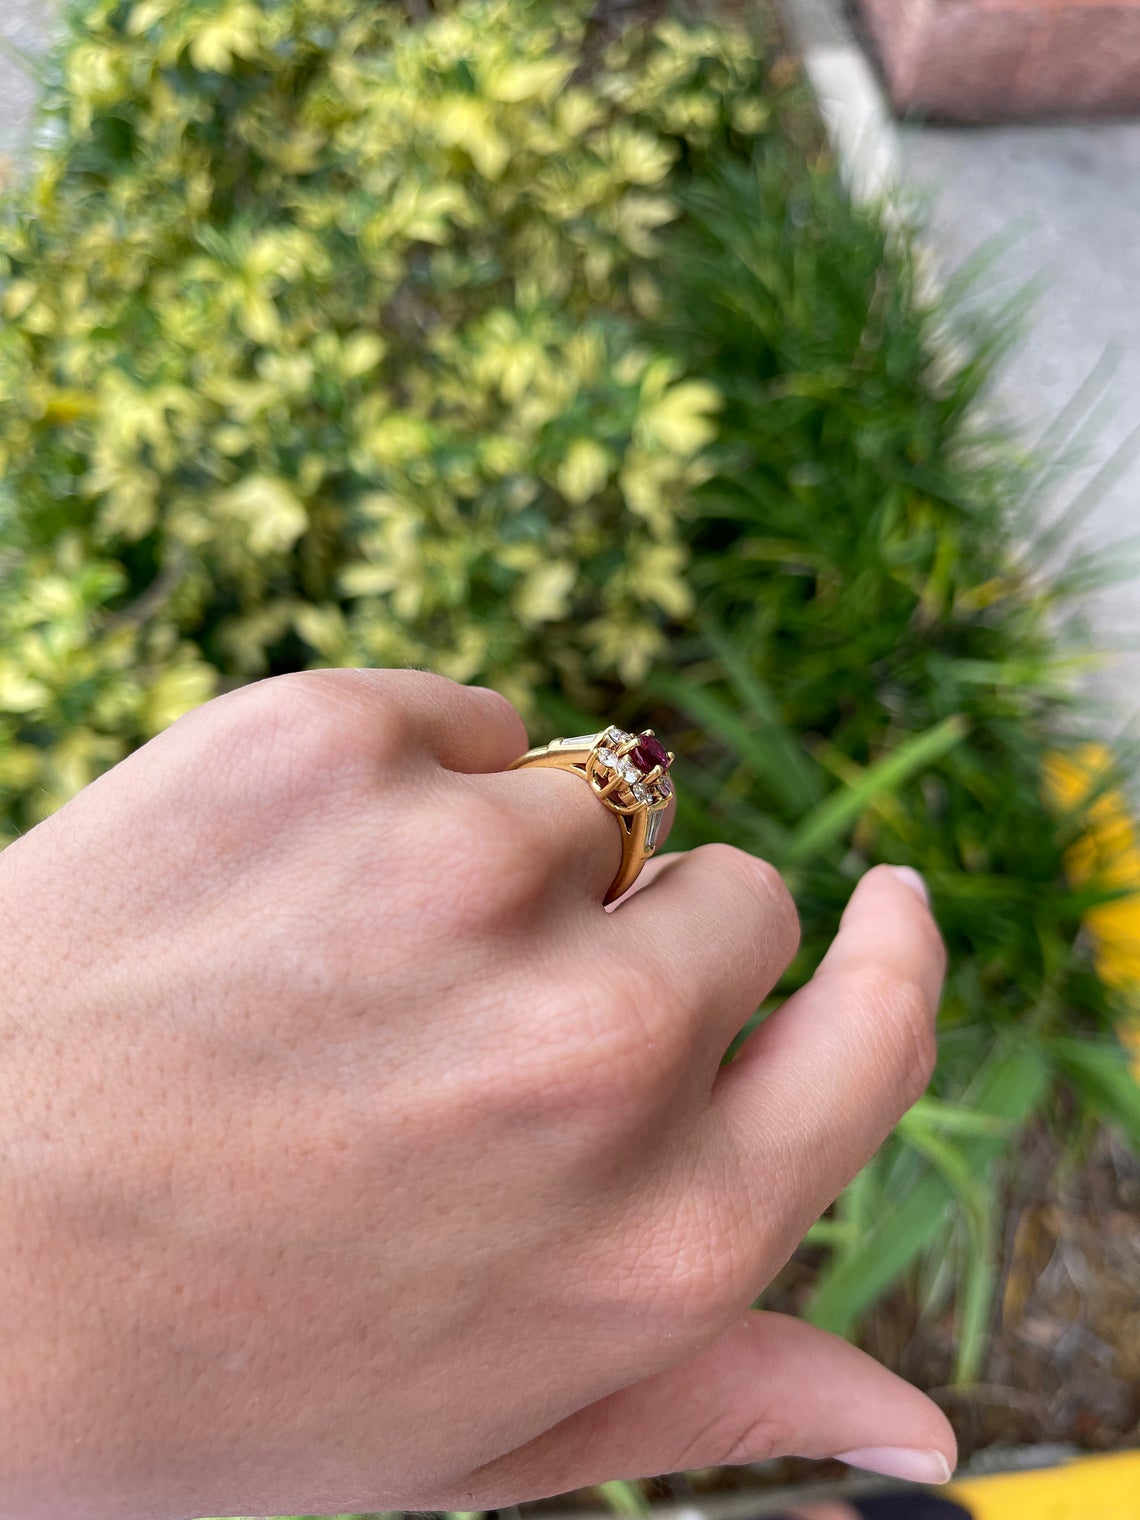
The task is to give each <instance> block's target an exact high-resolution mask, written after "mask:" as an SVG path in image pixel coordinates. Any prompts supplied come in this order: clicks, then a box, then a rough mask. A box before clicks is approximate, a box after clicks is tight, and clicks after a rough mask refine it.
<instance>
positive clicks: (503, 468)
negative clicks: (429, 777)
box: [0, 0, 1140, 1378]
mask: <svg viewBox="0 0 1140 1520" xmlns="http://www.w3.org/2000/svg"><path fill="white" fill-rule="evenodd" d="M61 62H62V70H61V73H60V75H59V78H58V79H57V81H56V83H55V85H54V86H53V88H52V90H51V92H50V95H49V109H50V117H51V120H52V121H53V122H54V127H55V134H56V140H55V143H54V146H52V147H51V148H50V149H49V150H48V151H46V153H44V154H43V155H42V156H41V158H40V159H39V160H38V162H37V165H36V167H35V171H34V175H33V177H32V179H31V182H30V183H29V184H28V185H27V186H25V187H23V188H21V189H19V190H18V191H16V192H14V193H13V194H11V195H10V196H9V197H8V200H7V202H6V205H5V212H4V217H3V220H2V222H0V306H2V309H3V311H4V314H5V316H6V318H7V321H6V325H5V326H4V327H3V328H2V329H0V567H2V571H3V576H4V585H3V588H2V592H3V594H2V596H0V817H2V819H3V828H4V830H5V832H6V834H7V835H8V837H11V836H12V835H14V834H15V833H17V832H19V831H21V830H23V829H26V828H27V827H29V826H31V825H32V824H34V823H35V822H36V821H38V820H39V819H40V818H43V817H44V816H46V815H47V814H49V813H50V812H52V811H53V810H54V809H55V808H56V807H58V806H59V805H60V804H61V803H62V802H63V801H64V800H65V799H66V798H67V797H69V796H70V795H72V794H73V793H74V792H75V791H76V790H78V789H79V788H80V787H81V786H83V785H84V784H85V783H86V782H87V781H88V780H90V779H92V777H94V776H95V775H96V774H98V773H99V772H100V771H102V770H104V769H106V768H107V767H108V766H110V765H112V764H113V763H114V762H115V761H116V760H118V759H119V758H120V757H121V756H122V755H124V754H125V753H127V752H128V751H129V750H130V749H132V748H134V747H135V746H137V745H138V744H139V743H141V742H143V741H144V740H145V739H147V738H148V737H150V736H151V735H152V734H154V733H156V732H158V731H159V730H160V729H162V728H163V727H164V726H165V725H166V724H167V723H169V722H170V721H171V720H172V719H173V718H174V717H175V716H177V715H178V713H180V712H181V711H184V710H185V709H187V708H189V707H192V706H194V705H195V704H197V703H199V702H201V701H203V700H205V699H207V698H208V697H209V696H211V695H212V694H213V693H214V692H215V691H218V690H222V689H226V688H228V687H231V686H234V685H237V684H240V683H241V682H244V681H247V680H249V679H251V678H255V677H258V676H261V675H265V674H273V673H277V672H280V671H285V670H288V669H293V668H297V667H301V666H306V665H310V666H319V665H328V664H378V665H427V666H430V667H432V668H434V669H437V670H441V671H443V672H445V673H446V674H449V675H452V676H454V677H456V678H458V679H460V680H478V681H480V682H483V683H485V684H489V685H493V686H497V687H499V688H500V689H501V690H503V691H505V692H506V693H507V694H508V695H509V696H511V697H512V699H513V700H515V702H516V703H517V704H518V705H519V706H520V708H521V709H522V710H523V712H524V714H525V715H526V716H527V718H528V720H529V722H530V724H531V726H532V729H533V731H534V734H535V737H536V738H542V737H549V736H550V734H551V732H552V731H553V732H581V731H583V725H585V727H586V728H589V727H590V726H600V724H601V722H603V721H610V720H614V721H619V722H626V723H630V722H636V723H638V724H641V723H644V722H646V721H650V720H654V721H656V722H657V725H658V727H659V728H660V730H661V731H662V732H665V733H668V734H670V735H671V736H675V738H672V739H671V742H672V744H673V747H674V748H676V749H677V750H678V751H679V752H680V755H681V760H680V764H679V771H680V773H681V775H680V780H681V809H680V812H679V815H678V823H677V829H676V833H675V836H674V841H673V842H674V843H675V844H676V845H678V846H679V847H682V848H683V847H686V846H689V845H692V844H695V843H699V842H700V841H701V840H703V839H711V838H727V839H729V840H731V841H733V842H734V843H738V844H741V845H744V846H745V847H747V848H750V849H754V850H756V851H758V852H760V853H763V854H765V855H767V856H769V857H770V858H772V859H773V860H775V861H776V862H777V863H778V864H779V865H780V866H781V867H782V868H783V869H784V870H785V871H786V872H787V874H788V876H789V879H790V880H791V882H792V884H793V886H794V888H795V890H796V892H797V897H798V900H799V903H800V906H801V910H802V915H803V918H804V925H805V936H804V948H803V951H802V952H801V955H800V957H799V958H798V960H797V964H796V966H795V967H794V968H793V970H792V973H791V979H794V978H796V977H799V976H802V975H803V974H805V973H807V972H808V971H810V969H811V968H812V965H813V964H814V962H815V960H816V959H817V958H818V956H819V954H820V952H821V949H822V947H823V945H824V944H825V943H826V940H827V938H828V936H829V935H830V934H831V932H833V930H834V926H835V922H836V918H837V916H838V913H839V911H840V908H841V905H842V902H843V900H844V898H845V896H846V894H847V892H848V890H849V888H850V884H851V882H852V881H853V880H854V879H855V877H857V875H858V874H859V873H860V872H861V871H862V870H863V869H864V868H865V867H866V865H868V864H869V863H871V862H873V861H875V860H877V859H892V860H895V861H901V862H909V863H912V864H914V865H916V866H918V867H919V868H920V869H922V870H923V871H924V872H925V873H926V874H927V876H928V879H929V880H930V881H931V883H932V886H933V888H934V893H935V899H936V907H937V910H938V913H939V917H940V920H941V922H942V924H943V926H944V928H945V931H946V935H947V939H948V942H949V946H950V950H951V962H952V971H951V976H950V980H949V983H948V988H947V997H946V1007H945V1026H946V1027H945V1033H944V1038H943V1042H942V1044H943V1058H942V1061H941V1063H940V1068H939V1072H938V1075H937V1077H936V1080H935V1085H934V1092H933V1095H932V1097H931V1098H930V1099H929V1100H927V1101H926V1102H925V1103H924V1104H923V1105H920V1107H919V1108H918V1109H917V1110H915V1111H914V1112H913V1113H912V1114H911V1115H910V1116H908V1119H907V1121H906V1122H905V1124H904V1125H903V1126H902V1127H901V1128H900V1130H899V1132H898V1134H897V1135H896V1137H895V1138H894V1140H893V1141H892V1142H891V1143H890V1144H889V1145H888V1146H887V1147H886V1148H884V1151H883V1152H882V1154H881V1155H880V1156H879V1157H878V1158H877V1159H876V1162H875V1163H874V1165H873V1166H872V1167H870V1168H868V1169H867V1170H866V1171H865V1172H864V1173H863V1174H862V1176H861V1177H860V1179H859V1180H858V1181H857V1183H856V1184H854V1185H853V1187H852V1188H851V1189H849V1190H848V1192H847V1194H845V1196H844V1198H843V1199H842V1200H841V1201H840V1203H839V1204H838V1206H837V1208H836V1210H835V1212H834V1215H833V1216H832V1217H829V1218H828V1219H827V1220H825V1221H823V1222H822V1223H821V1225H820V1226H819V1227H817V1229H816V1231H815V1232H813V1237H812V1239H813V1241H814V1242H815V1244H816V1246H817V1247H818V1248H819V1251H820V1253H821V1255H822V1263H821V1266H822V1269H821V1271H820V1273H819V1275H818V1280H817V1291H816V1293H815V1296H814V1299H813V1302H812V1304H811V1305H809V1312H811V1313H813V1314H814V1315H815V1317H816V1318H818V1319H819V1320H820V1321H821V1322H823V1323H826V1324H830V1325H832V1326H834V1327H837V1328H840V1329H843V1330H847V1331H850V1330H852V1329H853V1328H854V1327H855V1326H856V1324H857V1323H858V1320H859V1317H860V1316H861V1315H862V1314H864V1313H865V1311H866V1310H867V1308H868V1307H869V1306H870V1305H871V1304H873V1303H874V1302H876V1300H878V1299H880V1298H881V1297H882V1295H883V1294H884V1293H885V1292H886V1291H887V1289H888V1288H890V1287H891V1286H892V1285H894V1284H898V1283H905V1284H907V1285H909V1286H910V1288H911V1290H912V1291H913V1292H915V1293H916V1294H917V1296H918V1303H919V1307H920V1308H925V1310H926V1311H927V1312H929V1313H940V1312H942V1309H943V1308H944V1307H945V1306H946V1305H947V1304H949V1303H951V1302H953V1303H954V1304H955V1305H956V1309H957V1316H958V1318H957V1329H958V1364H957V1372H958V1375H959V1376H960V1377H963V1378H970V1377H973V1376H975V1375H976V1374H977V1372H978V1370H979V1367H980V1364H981V1358H982V1351H983V1347H984V1342H985V1332H986V1328H987V1325H988V1323H989V1312H990V1305H991V1301H992V1289H993V1284H994V1270H995V1262H996V1247H995V1244H994V1242H995V1240H996V1239H997V1235H998V1231H997V1218H998V1214H997V1210H998V1208H999V1206H1000V1197H1001V1195H1000V1191H999V1190H998V1187H997V1183H998V1181H999V1180H1000V1173H997V1172H995V1162H996V1160H997V1159H998V1158H999V1157H1000V1156H1001V1155H1002V1154H1003V1153H1005V1152H1008V1151H1009V1149H1010V1147H1011V1145H1015V1144H1016V1143H1017V1141H1018V1136H1019V1135H1020V1134H1022V1133H1024V1131H1025V1127H1026V1126H1027V1125H1028V1124H1029V1122H1030V1120H1032V1119H1034V1118H1035V1117H1036V1118H1040V1117H1041V1116H1044V1117H1045V1118H1046V1119H1048V1121H1049V1122H1050V1123H1053V1124H1054V1125H1055V1126H1056V1128H1057V1129H1058V1131H1059V1132H1060V1133H1061V1134H1063V1135H1068V1136H1070V1137H1071V1136H1072V1135H1074V1134H1076V1133H1078V1132H1079V1129H1080V1126H1081V1124H1083V1123H1085V1122H1086V1120H1087V1116H1088V1115H1090V1114H1091V1115H1096V1114H1101V1115H1104V1116H1106V1117H1108V1118H1110V1119H1111V1120H1112V1121H1113V1122H1115V1123H1117V1124H1120V1125H1122V1126H1124V1127H1125V1128H1126V1130H1127V1132H1128V1133H1129V1134H1130V1135H1131V1136H1132V1137H1133V1138H1134V1139H1137V1140H1140V1108H1138V1103H1137V1102H1136V1101H1133V1098H1134V1095H1135V1089H1132V1088H1129V1087H1127V1085H1126V1084H1125V1083H1124V1079H1123V1073H1124V1067H1123V1060H1122V1057H1121V1055H1120V1052H1119V1049H1118V1047H1117V1045H1116V1044H1115V1042H1114V1041H1113V1040H1112V1039H1111V1037H1110V1036H1108V1035H1107V1033H1105V1032H1106V1031H1107V1030H1108V1029H1109V1027H1110V1026H1111V1023H1112V1020H1113V1018H1114V1017H1115V1015H1116V1013H1117V1011H1118V1009H1117V1003H1118V1001H1119V1000H1117V999H1114V998H1113V997H1110V995H1109V993H1108V991H1107V990H1106V988H1105V986H1104V985H1103V983H1102V981H1101V980H1100V979H1099V978H1098V976H1097V975H1096V971H1095V967H1094V965H1093V962H1092V959H1091V957H1090V955H1089V952H1088V949H1087V947H1086V946H1085V945H1084V943H1083V940H1082V938H1081V927H1082V920H1083V917H1084V915H1085V913H1086V912H1087V910H1088V909H1089V908H1090V906H1092V905H1093V904H1095V903H1097V902H1098V901H1103V900H1104V898H1105V896H1106V893H1105V891H1104V890H1102V889H1101V888H1100V887H1098V885H1097V883H1096V882H1094V881H1089V882H1085V883H1083V884H1082V885H1081V886H1080V887H1079V888H1076V887H1073V888H1070V887H1068V886H1067V885H1066V880H1065V873H1064V860H1065V849H1066V846H1067V845H1068V844H1070V843H1071V842H1072V841H1073V840H1074V839H1075V838H1077V837H1078V836H1079V834H1080V832H1081V830H1082V828H1084V827H1085V820H1086V817H1087V810H1085V809H1083V808H1080V807H1074V808H1072V809H1070V810H1069V811H1068V812H1067V813H1066V814H1064V815H1063V816H1061V817H1059V818H1054V817H1053V816H1051V814H1050V812H1049V811H1048V809H1047V808H1046V805H1045V803H1044V802H1043V800H1042V795H1041V785H1042V776H1043V772H1044V769H1045V766H1046V762H1047V760H1048V757H1049V755H1050V753H1051V751H1052V749H1053V747H1054V746H1055V745H1056V744H1057V742H1058V737H1059V735H1060V734H1061V733H1062V732H1064V731H1065V728H1066V725H1067V726H1068V727H1070V728H1072V727H1073V726H1074V723H1075V718H1074V715H1073V713H1071V712H1070V711H1069V709H1070V699H1069V697H1068V695H1067V685H1066V680H1065V679H1064V671H1063V670H1062V669H1061V668H1060V663H1059V657H1058V654H1057V651H1056V646H1055V642H1054V637H1053V634H1052V633H1051V631H1050V619H1051V617H1052V616H1053V614H1054V613H1055V611H1056V610H1057V608H1058V606H1059V605H1060V602H1059V598H1058V594H1057V591H1056V589H1055V588H1050V586H1049V584H1048V582H1047V581H1046V580H1045V579H1043V578H1042V576H1041V575H1040V573H1039V572H1038V571H1037V570H1036V569H1035V568H1034V566H1033V565H1032V563H1031V562H1030V561H1029V560H1028V559H1027V557H1026V556H1025V555H1024V554H1023V553H1021V551H1019V550H1018V549H1017V548H1016V545H1015V540H1014V538H1013V535H1012V530H1011V514H1012V511H1013V509H1014V507H1015V505H1016V503H1017V500H1018V498H1019V495H1020V494H1021V493H1022V491H1023V490H1024V489H1025V486H1026V483H1027V482H1028V481H1029V480H1030V479H1031V477H1030V476H1029V474H1028V473H1027V470H1026V467H1025V466H1024V464H1023V463H1022V462H1019V461H1017V460H1016V459H1013V458H1011V456H1010V453H1009V450H1008V448H1007V447H1006V445H1004V444H1003V443H1002V442H1001V440H997V441H996V442H995V441H994V440H988V439H986V438H985V437H983V436H980V435H979V433H978V430H977V427H976V425H975V423H974V421H973V418H974V416H975V402H976V398H977V395H978V392H979V389H980V387H981V385H982V383H983V382H984V380H985V378H986V375H987V373H988V369H989V363H990V359H991V357H992V351H993V346H994V345H993V341H992V340H991V339H985V340H983V339H980V338H978V337H977V335H974V336H973V337H971V338H970V339H969V341H968V342H967V345H966V352H965V357H964V358H962V359H961V360H959V361H951V360H949V359H947V358H946V357H945V356H944V355H941V354H940V351H939V349H938V346H937V341H936V328H937V327H938V325H939V324H940V323H941V322H942V321H943V319H944V313H942V312H941V311H938V310H935V309H930V308H928V306H927V305H925V304H924V303H923V301H922V300H921V299H920V298H919V296H918V295H917V294H916V284H917V282H916V280H915V277H914V273H913V270H912V268H911V263H910V257H909V254H908V252H907V248H906V245H905V240H891V239H888V237H887V236H886V234H885V232H884V229H883V227H882V225H881V223H880V222H879V220H878V219H876V218H875V217H874V216H872V215H869V214H866V213H860V212H858V211H856V210H855V209H853V208H852V207H851V206H850V205H849V204H848V202H847V201H846V199H845V198H844V196H843V194H842V192H841V190H840V188H839V185H838V183H837V181H836V178H835V175H834V172H833V170H832V168H831V167H830V166H829V165H828V164H827V163H826V161H825V160H824V159H823V158H822V157H821V156H820V155H819V152H818V149H817V147H816V145H815V143H814V140H813V134H812V130H811V126H810V123H808V124H807V125H806V127H805V118H804V115H803V105H802V101H801V100H800V98H799V96H798V93H797V91H796V90H795V89H794V88H791V89H785V87H784V86H783V85H781V86H779V87H777V86H776V85H775V84H774V83H773V79H772V76H771V74H770V73H769V72H768V68H767V64H766V62H765V59H764V57H763V55H762V53H761V52H760V51H758V50H757V48H756V47H755V46H754V44H753V42H752V41H751V40H750V39H749V37H748V36H747V35H745V34H744V33H741V32H737V31H733V30H730V29H726V28H723V27H718V28H715V29H714V28H710V27H708V26H703V27H692V26H686V25H682V24H681V23H680V22H676V21H670V22H666V23H663V24H661V25H659V26H657V27H656V28H649V29H646V28H644V27H636V28H635V27H632V26H631V27H630V28H629V29H628V30H627V32H626V33H625V35H624V36H621V37H619V38H618V39H617V40H614V37H613V35H612V34H611V33H608V32H607V31H606V29H604V28H602V29H599V28H597V27H595V26H594V25H592V24H591V20H590V17H589V8H588V6H587V5H586V4H584V3H563V4H558V5H556V6H549V5H526V4H522V3H511V4H508V3H504V0H462V3H459V4H456V5H454V6H453V7H450V8H444V9H442V10H440V11H439V12H438V13H436V14H434V15H432V16H430V17H429V18H428V19H427V20H425V21H423V22H422V23H419V24H415V25H413V24H411V23H409V22H408V21H407V19H406V17H405V15H404V13H403V11H402V9H401V8H400V7H398V6H396V5H394V4H383V3H379V0H263V3H261V4H260V5H255V4H253V3H251V0H86V3H85V4H82V5H77V7H76V8H75V10H74V14H73V18H72V22H71V40H70V43H69V45H68V47H67V49H66V50H65V52H64V53H63V54H62V57H61ZM781 73H786V70H781ZM647 701H648V702H651V703H655V704H656V707H655V709H654V710H653V711H648V710H647V708H646V702H647ZM595 720H596V722H595ZM1114 780H1115V778H1114V777H1113V776H1111V775H1107V774H1106V776H1105V777H1104V778H1103V780H1102V783H1101V787H1100V789H1101V790H1102V791H1103V790H1104V789H1105V788H1106V787H1108V786H1110V785H1111V784H1112V783H1113V781H1114ZM1098 1032H1099V1033H1098ZM1074 1034H1077V1035H1079V1036H1081V1040H1083V1043H1081V1040H1077V1041H1074V1039H1073V1038H1072V1036H1073V1035H1074ZM1094 1036H1098V1037H1097V1038H1094ZM1101 1036H1103V1037H1101ZM1074 1050H1078V1051H1082V1050H1083V1051H1084V1052H1085V1053H1086V1057H1087V1058H1078V1056H1077V1055H1075V1054H1074ZM1062 1091H1069V1092H1073V1093H1076V1094H1077V1095H1078V1097H1079V1099H1080V1103H1079V1105H1078V1106H1077V1108H1076V1111H1075V1114H1074V1116H1073V1117H1069V1118H1066V1117H1065V1114H1066V1113H1067V1111H1068V1110H1067V1109H1066V1108H1065V1107H1064V1106H1063V1105H1061V1104H1060V1103H1059V1102H1058V1097H1059V1094H1061V1093H1062ZM1130 1095H1131V1096H1130ZM947 1264H949V1265H948V1266H947ZM955 1292H956V1298H955V1297H954V1294H955Z"/></svg>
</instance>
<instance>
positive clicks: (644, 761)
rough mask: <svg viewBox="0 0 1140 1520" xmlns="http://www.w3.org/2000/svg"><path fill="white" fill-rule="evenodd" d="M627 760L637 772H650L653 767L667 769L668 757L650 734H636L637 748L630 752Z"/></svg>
mask: <svg viewBox="0 0 1140 1520" xmlns="http://www.w3.org/2000/svg"><path fill="white" fill-rule="evenodd" d="M629 758H630V759H631V760H632V761H633V763H634V765H636V766H637V768H638V770H639V771H647V772H648V771H651V770H652V769H653V767H654V766H655V765H659V766H661V767H662V769H663V770H668V769H669V756H668V754H667V753H666V751H665V750H664V749H663V748H662V747H661V745H660V744H658V742H657V740H656V739H655V738H654V737H653V735H652V734H638V736H637V747H636V749H632V750H630V752H629Z"/></svg>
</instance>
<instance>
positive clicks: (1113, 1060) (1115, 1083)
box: [1045, 1035, 1140, 1151]
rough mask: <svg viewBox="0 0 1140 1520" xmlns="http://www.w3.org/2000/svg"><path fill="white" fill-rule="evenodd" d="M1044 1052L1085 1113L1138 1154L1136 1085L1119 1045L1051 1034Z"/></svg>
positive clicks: (1138, 1099)
mask: <svg viewBox="0 0 1140 1520" xmlns="http://www.w3.org/2000/svg"><path fill="white" fill-rule="evenodd" d="M1045 1051H1046V1055H1047V1056H1048V1058H1049V1059H1050V1060H1051V1061H1052V1062H1053V1064H1054V1065H1055V1066H1056V1067H1057V1069H1058V1070H1059V1071H1060V1072H1061V1073H1062V1074H1063V1075H1064V1076H1065V1078H1066V1080H1067V1081H1068V1082H1069V1084H1070V1086H1071V1087H1072V1088H1073V1089H1074V1091H1076V1092H1077V1094H1078V1095H1079V1096H1080V1098H1081V1101H1082V1103H1083V1104H1084V1106H1085V1107H1086V1108H1087V1109H1088V1110H1089V1112H1091V1113H1094V1114H1096V1116H1097V1117H1098V1118H1099V1119H1100V1120H1101V1121H1102V1122H1103V1123H1105V1124H1111V1125H1113V1126H1114V1127H1116V1128H1117V1129H1120V1130H1122V1131H1123V1132H1124V1135H1125V1137H1126V1138H1127V1140H1128V1141H1129V1142H1130V1143H1131V1145H1132V1146H1133V1147H1134V1148H1135V1149H1136V1150H1137V1151H1140V1083H1138V1082H1137V1081H1136V1078H1135V1076H1134V1075H1133V1073H1132V1069H1131V1058H1130V1057H1129V1055H1128V1052H1127V1051H1126V1050H1125V1049H1124V1048H1123V1046H1122V1045H1120V1044H1119V1043H1118V1042H1112V1043H1109V1042H1108V1041H1099V1042H1094V1041H1093V1040H1091V1039H1089V1040H1075V1039H1072V1038H1067V1037H1064V1036H1061V1035H1054V1036H1053V1037H1052V1038H1050V1039H1049V1040H1048V1041H1047V1042H1046V1044H1045Z"/></svg>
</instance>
